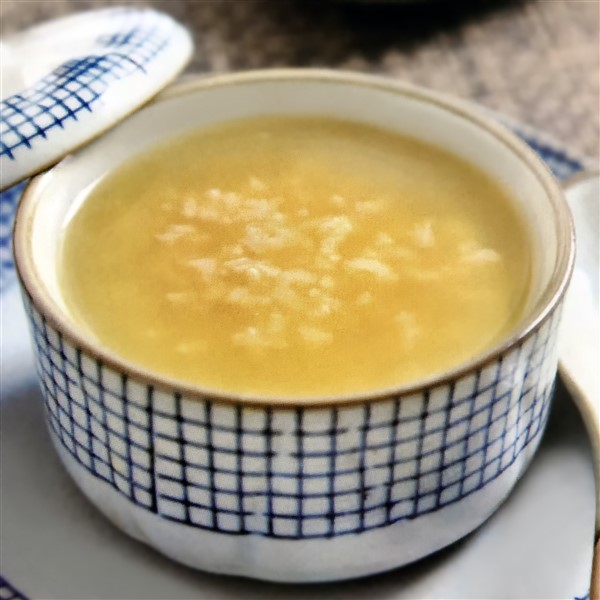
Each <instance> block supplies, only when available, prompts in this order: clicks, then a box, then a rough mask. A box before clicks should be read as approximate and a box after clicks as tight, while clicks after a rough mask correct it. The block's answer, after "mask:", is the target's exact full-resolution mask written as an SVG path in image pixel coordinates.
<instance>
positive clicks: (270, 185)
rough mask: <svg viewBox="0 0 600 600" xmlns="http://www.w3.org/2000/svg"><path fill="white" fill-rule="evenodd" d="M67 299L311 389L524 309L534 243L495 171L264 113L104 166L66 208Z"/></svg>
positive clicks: (394, 373) (120, 338) (493, 330)
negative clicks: (492, 175) (106, 171)
mask: <svg viewBox="0 0 600 600" xmlns="http://www.w3.org/2000/svg"><path fill="white" fill-rule="evenodd" d="M60 267H61V268H60V277H61V280H62V281H61V284H62V289H63V291H64V298H65V302H66V304H67V306H68V308H69V310H70V311H71V313H72V315H73V316H74V317H75V318H76V319H77V320H78V321H79V322H81V323H83V324H85V325H87V327H88V329H89V331H90V332H92V334H93V335H94V336H95V337H96V338H97V339H98V340H99V341H100V342H101V343H102V344H103V345H104V346H105V347H106V348H109V349H111V350H113V351H114V352H115V353H117V354H119V355H121V356H122V357H123V358H125V359H128V360H129V361H131V362H134V363H137V364H139V365H141V366H143V367H145V368H147V369H151V370H152V371H155V372H157V373H163V374H165V375H168V376H172V377H175V378H178V379H180V380H182V381H187V382H191V383H195V384H199V385H201V386H203V387H208V388H214V389H218V390H222V391H225V392H244V393H248V394H254V395H262V396H275V395H276V396H280V397H288V398H292V397H300V396H305V397H311V396H312V397H315V396H317V395H335V394H340V393H348V392H359V391H365V390H375V389H381V388H385V387H389V386H395V385H398V384H404V383H408V382H412V381H415V380H418V379H420V378H423V377H426V376H429V375H433V374H435V373H438V372H441V371H444V370H446V369H448V368H450V367H453V366H456V365H457V364H459V363H460V362H462V361H464V360H466V359H469V358H471V357H473V356H474V355H476V354H477V353H479V352H481V351H482V350H485V349H486V348H488V347H490V345H491V344H493V343H494V342H495V341H497V340H498V339H499V337H500V336H502V335H504V334H506V333H507V331H508V330H509V329H511V328H512V327H514V326H515V324H516V322H517V320H518V319H519V318H520V316H521V312H522V307H523V305H524V301H525V297H526V294H527V291H528V281H529V269H530V248H529V245H528V242H527V239H526V233H525V228H524V225H523V223H522V222H521V220H520V218H519V217H518V215H517V214H516V212H515V211H514V209H513V207H512V204H511V201H510V199H509V198H508V197H507V196H506V194H505V193H504V191H503V190H502V189H501V188H500V187H499V186H498V185H497V184H496V183H494V182H493V181H492V180H490V179H489V178H488V177H487V176H486V175H484V174H483V173H481V172H480V171H478V170H477V169H475V168H473V167H472V166H470V165H469V164H467V163H466V162H463V161H462V160H461V159H459V158H457V157H455V156H453V155H451V154H449V153H447V152H445V151H443V150H441V149H438V148H436V147H433V146H430V145H427V144H424V143H421V142H419V141H416V140H414V139H411V138H407V137H402V136H400V135H396V134H392V133H389V132H386V131H383V130H380V129H377V128H374V127H370V126H365V125H362V124H358V123H354V122H349V121H338V120H333V119H328V118H308V117H307V118H304V117H276V118H273V117H269V118H254V119H247V120H242V121H235V122H229V123H226V124H221V125H218V126H215V127H213V128H210V129H204V130H199V131H195V132H193V133H192V134H190V135H187V136H186V137H182V138H178V139H176V140H174V141H170V142H168V143H166V144H164V145H161V146H158V147H155V148H153V149H151V150H149V151H148V152H147V153H145V154H143V155H140V156H136V157H135V158H134V159H132V160H131V161H129V162H128V163H126V164H125V165H123V166H122V167H121V168H120V169H118V170H117V171H115V172H113V173H111V174H110V175H107V176H106V177H105V178H104V179H102V180H101V181H100V182H99V183H98V184H97V185H96V186H95V187H94V188H93V189H92V190H91V192H89V194H88V195H87V197H86V198H85V199H84V201H83V202H82V203H81V206H80V207H79V209H78V210H77V211H76V212H75V213H74V215H73V216H72V218H71V219H70V220H69V222H68V224H67V225H66V228H65V232H64V238H63V247H62V257H61V265H60Z"/></svg>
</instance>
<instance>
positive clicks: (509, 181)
mask: <svg viewBox="0 0 600 600" xmlns="http://www.w3.org/2000/svg"><path fill="white" fill-rule="evenodd" d="M297 112H303V113H312V114H315V113H318V114H333V115H336V116H339V117H346V118H355V119H361V120H364V121H367V122H370V123H374V124H378V125H380V126H385V127H388V128H390V129H393V130H400V131H404V132H406V133H409V134H413V135H418V136H419V137H421V138H422V139H426V140H429V141H432V142H435V143H438V144H441V145H444V146H445V147H447V148H448V149H450V150H452V151H454V152H456V153H458V154H460V155H462V156H465V157H466V158H469V159H470V160H471V161H472V162H474V163H476V164H478V165H479V166H480V167H481V168H483V169H485V170H486V171H487V172H489V173H490V174H492V175H493V176H495V177H496V178H498V179H500V180H502V181H503V182H504V183H505V185H506V186H507V187H508V188H509V189H510V190H511V191H512V193H513V196H514V197H515V198H516V201H517V203H518V204H519V206H518V208H519V209H520V210H521V212H522V213H523V215H524V217H525V218H527V219H528V224H529V230H530V234H531V238H532V245H533V251H534V264H535V269H534V270H535V273H534V276H533V277H532V288H533V289H532V294H531V298H530V300H529V303H528V305H527V306H526V307H525V312H526V316H525V317H524V321H523V323H522V324H521V325H520V327H519V330H518V331H516V332H514V333H513V335H512V336H511V337H509V338H507V339H505V340H503V341H502V342H501V343H500V344H499V345H498V346H497V347H496V348H493V349H491V350H490V351H489V352H488V353H487V354H485V355H483V356H480V357H478V358H477V359H475V360H473V361H472V362H470V363H468V364H465V365H462V366H461V367H460V368H459V369H455V370H454V371H451V372H448V373H445V374H443V375H441V376H440V377H432V378H430V379H429V380H426V381H423V382H422V383H420V384H418V385H413V386H409V387H404V388H398V389H391V390H383V391H379V392H377V393H373V394H365V395H362V396H352V397H344V398H326V399H315V398H312V399H307V400H306V401H301V400H298V401H294V402H291V401H289V400H287V401H286V400H281V399H280V400H278V399H269V398H251V397H246V398H241V397H230V396H227V395H226V394H223V393H220V392H217V391H214V390H208V389H199V388H195V387H191V386H186V385H182V384H180V383H178V382H176V381H172V380H169V379H168V378H163V377H160V376H159V375H157V374H155V373H150V372H147V371H144V370H143V369H141V368H140V367H138V366H136V365H132V364H129V363H127V361H125V360H123V359H121V358H119V357H116V356H114V355H111V354H110V353H109V352H107V351H106V350H105V349H103V348H102V347H101V346H100V345H99V344H98V343H97V342H95V341H94V339H93V338H91V337H90V335H89V334H88V333H87V332H86V331H83V330H82V328H81V327H80V326H78V325H77V324H76V323H75V322H74V321H73V320H72V319H71V317H69V315H68V314H67V312H66V311H65V309H64V306H63V304H62V300H61V296H60V289H59V286H58V281H57V277H56V268H55V265H56V253H57V246H58V244H57V240H58V237H59V232H60V227H61V224H62V222H63V219H64V216H65V214H66V212H67V211H68V209H69V207H70V205H71V203H72V201H73V199H74V198H75V197H76V195H77V192H79V191H80V190H82V189H85V187H86V186H87V185H89V183H90V182H91V181H94V180H95V179H96V178H97V177H98V176H99V175H100V174H101V173H103V172H106V171H107V170H110V169H111V168H114V167H115V166H116V165H118V164H119V163H120V162H121V161H122V160H124V159H125V158H127V157H128V156H130V155H131V154H133V153H135V152H136V151H139V150H140V149H142V148H144V147H147V146H148V145H149V144H152V143H153V142H155V141H157V140H160V139H162V138H164V137H165V136H169V135H176V134H177V133H180V132H183V131H185V130H188V129H190V128H192V127H198V126H203V125H206V124H208V123H213V122H215V121H220V120H225V119H231V118H236V117H244V116H249V115H255V114H265V113H266V114H273V113H279V114H281V113H297ZM15 240H16V245H15V248H16V260H17V268H18V271H19V274H20V277H21V283H22V286H23V292H24V299H25V304H26V309H27V313H28V315H29V320H30V325H31V331H32V336H33V340H34V346H35V351H36V356H37V361H38V370H39V376H40V381H41V383H42V390H43V393H44V398H45V408H46V416H47V421H48V425H49V429H50V432H51V436H52V439H53V442H54V444H55V446H56V449H57V451H58V453H59V455H60V457H61V459H62V461H63V462H64V464H65V466H66V468H67V469H68V471H69V472H70V473H71V475H72V476H73V478H74V480H75V481H76V482H77V484H78V485H79V486H80V488H81V489H82V490H83V492H84V493H85V494H86V495H87V496H88V497H89V498H90V500H91V501H92V502H94V503H95V504H96V505H97V506H98V507H99V508H100V509H101V510H102V511H103V512H104V513H105V514H106V515H107V516H108V517H109V518H110V519H111V520H113V521H114V522H115V523H116V524H118V525H119V526H120V527H121V528H123V529H124V530H125V531H126V532H128V533H129V534H130V535H132V536H134V537H136V538H138V539H140V540H142V541H144V542H146V543H148V544H150V545H152V546H154V547H156V548H157V549H159V550H160V551H161V552H163V553H165V554H166V555H168V556H171V557H172V558H174V559H176V560H178V561H181V562H183V563H185V564H188V565H190V566H193V567H197V568H201V569H205V570H209V571H214V572H220V573H228V574H235V575H244V576H248V577H256V578H262V579H270V580H276V581H325V580H335V579H344V578H350V577H357V576H361V575H367V574H372V573H376V572H380V571H383V570H386V569H391V568H394V567H397V566H400V565H402V564H405V563H408V562H411V561H413V560H416V559H418V558H420V557H422V556H425V555H427V554H430V553H431V552H434V551H435V550H437V549H439V548H441V547H443V546H445V545H447V544H449V543H451V542H453V541H455V540H457V539H459V538H460V537H462V536H464V535H466V534H467V533H469V532H470V531H471V530H473V529H474V528H476V527H477V526H479V525H480V524H481V523H483V522H484V521H485V519H487V518H488V517H489V516H490V515H491V514H492V513H493V512H494V510H496V508H497V507H498V506H499V504H500V503H501V502H502V501H503V500H504V499H505V498H506V496H507V495H508V494H509V492H510V490H511V489H512V487H513V486H514V484H515V483H516V481H517V480H518V478H519V477H520V476H521V474H522V473H523V471H524V470H525V468H526V466H527V464H528V463H529V461H530V459H531V457H532V456H533V453H534V452H535V449H536V447H537V445H538V444H539V441H540V438H541V435H542V432H543V430H544V426H545V423H546V418H547V415H548V410H549V406H550V401H551V397H552V392H553V385H554V380H555V376H556V365H557V348H556V338H557V328H558V324H559V320H560V307H561V303H562V296H563V294H564V290H565V287H566V285H567V282H568V278H569V275H570V271H571V268H572V261H573V239H572V228H571V223H570V218H569V214H568V210H567V208H566V205H565V203H564V200H563V199H562V197H561V194H560V191H559V189H558V185H557V183H556V182H555V181H554V179H553V178H552V176H551V175H550V173H549V172H548V171H547V169H546V168H545V167H544V166H543V164H542V163H541V161H540V160H539V159H538V158H537V157H536V156H535V155H534V153H533V152H531V151H530V150H529V149H528V148H527V147H526V146H525V145H524V144H522V143H521V142H519V141H518V140H517V139H516V138H514V137H513V136H512V135H511V134H509V133H508V132H506V131H504V130H502V129H501V128H499V127H498V126H497V125H495V124H493V123H492V122H490V121H487V120H486V119H483V118H482V117H479V116H477V115H476V114H474V113H473V112H472V111H471V110H470V109H467V108H465V107H464V106H463V105H461V104H458V103H456V102H453V101H449V100H447V99H445V98H443V97H441V96H438V95H435V94H432V93H430V92H425V91H422V90H418V89H416V88H412V87H408V86H402V85H398V84H393V83H389V82H385V81H382V80H379V79H375V78H369V77H364V76H358V75H350V74H344V73H330V72H324V71H281V72H266V73H261V72H256V73H248V74H244V75H234V76H224V77H220V78H214V79H211V80H202V81H196V82H191V83H188V84H184V85H182V86H179V87H178V88H177V89H175V90H173V91H171V92H169V93H167V94H166V95H165V96H164V97H163V98H162V99H161V100H160V101H158V102H156V103H154V104H153V105H151V106H150V107H148V108H146V109H144V110H143V111H141V112H140V113H138V114H136V115H134V116H133V117H132V118H131V119H129V120H128V121H127V122H126V123H124V124H122V125H121V126H119V127H118V128H117V129H115V130H113V131H112V132H110V133H109V134H108V135H107V136H105V137H104V138H103V139H102V140H99V141H98V142H96V143H95V144H92V145H91V146H90V147H88V148H86V149H85V150H83V151H82V152H81V153H79V154H78V155H77V156H75V157H73V158H72V159H71V160H70V161H68V162H66V163H64V164H62V165H59V166H58V167H57V168H56V169H54V170H53V171H51V172H50V173H48V174H47V175H44V176H43V177H42V178H40V179H39V180H38V181H37V182H34V183H33V184H32V186H31V187H30V188H29V190H28V192H27V193H26V194H25V198H24V201H23V202H22V204H21V206H20V209H19V218H18V222H17V228H16V231H15Z"/></svg>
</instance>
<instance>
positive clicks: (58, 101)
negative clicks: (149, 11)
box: [0, 11, 169, 160]
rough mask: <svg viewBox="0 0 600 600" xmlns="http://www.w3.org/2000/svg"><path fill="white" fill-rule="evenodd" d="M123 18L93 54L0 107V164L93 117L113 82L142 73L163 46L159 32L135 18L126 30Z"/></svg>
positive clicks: (61, 68)
mask: <svg viewBox="0 0 600 600" xmlns="http://www.w3.org/2000/svg"><path fill="white" fill-rule="evenodd" d="M127 14H128V12H127V11H124V12H123V13H122V15H121V16H122V17H123V20H122V21H118V22H116V23H115V26H121V27H123V28H124V29H122V30H120V31H117V32H115V33H113V34H111V35H103V36H101V37H99V38H98V39H97V40H96V46H97V51H96V52H95V53H93V54H90V55H88V56H82V57H79V58H76V59H73V60H70V61H67V62H65V63H64V64H62V65H60V66H59V67H58V68H56V69H55V70H54V71H52V73H50V74H49V75H47V76H46V77H44V78H43V79H42V80H40V81H39V82H38V83H36V84H35V85H34V86H32V87H30V88H28V89H26V90H24V91H23V92H21V93H19V94H15V95H13V96H10V97H8V98H5V99H3V100H2V102H0V160H2V159H5V158H8V159H10V160H16V159H17V158H18V156H19V154H20V153H22V152H26V151H27V150H29V149H31V148H32V147H33V146H34V144H37V143H38V142H39V141H41V140H46V139H48V136H49V134H50V135H51V131H52V129H54V128H56V127H59V128H61V129H63V128H65V127H66V126H68V124H69V122H70V121H77V120H78V118H79V116H80V114H81V113H85V112H93V111H94V110H95V109H96V104H97V103H98V102H99V101H100V99H101V98H102V96H103V94H104V93H105V92H106V91H107V89H108V88H109V87H110V85H111V84H112V83H113V82H115V81H118V80H121V79H124V78H126V77H128V76H129V75H131V74H132V73H135V72H139V71H141V72H143V71H144V70H145V66H146V65H147V64H148V63H149V62H150V61H151V60H152V59H153V58H155V57H156V56H157V55H158V54H159V53H160V52H161V51H162V50H163V49H164V48H165V47H166V46H167V44H168V43H169V37H168V35H166V34H165V32H163V31H157V30H156V28H154V27H151V26H149V25H148V26H145V25H144V19H143V18H140V16H139V14H138V13H135V14H134V18H133V20H132V23H131V24H128V19H127ZM150 23H152V22H151V21H150ZM48 142H49V143H52V140H51V137H50V138H49V139H48Z"/></svg>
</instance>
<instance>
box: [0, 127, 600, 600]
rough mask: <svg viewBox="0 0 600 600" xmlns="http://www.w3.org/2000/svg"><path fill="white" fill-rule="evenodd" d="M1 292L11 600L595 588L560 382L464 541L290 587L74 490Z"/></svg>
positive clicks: (561, 169) (572, 162)
mask: <svg viewBox="0 0 600 600" xmlns="http://www.w3.org/2000/svg"><path fill="white" fill-rule="evenodd" d="M524 137H526V139H527V140H528V141H529V142H530V143H531V144H532V145H534V146H535V147H536V149H537V150H538V151H539V152H540V153H541V154H542V156H543V157H544V158H545V159H546V160H547V161H548V162H549V164H551V166H552V167H553V169H554V170H555V172H556V174H557V175H558V176H559V177H568V176H570V175H571V174H572V173H573V172H575V171H577V170H579V169H581V167H582V164H581V162H580V161H579V159H576V158H573V157H571V156H570V155H569V153H568V152H565V151H563V150H562V149H560V148H559V147H557V146H556V145H553V143H552V142H551V141H549V140H547V139H542V138H540V136H538V135H535V136H533V134H532V132H530V131H528V132H526V134H525V136H524ZM0 302H1V304H2V306H1V315H0V316H1V319H2V337H1V341H0V357H1V371H0V376H1V401H0V468H1V471H0V477H1V486H0V505H1V509H2V512H1V527H2V537H1V539H0V552H1V561H2V564H1V572H2V575H3V576H4V577H5V580H2V579H1V578H0V600H6V599H7V598H25V597H28V598H48V599H50V598H56V599H58V598H60V599H62V600H67V599H69V598H77V599H80V600H85V599H99V598H102V599H112V598H115V599H116V598H128V599H133V598H145V599H148V600H151V599H154V598H157V599H158V598H170V599H180V598H201V599H204V600H217V599H236V600H237V599H239V598H241V597H243V598H245V599H250V600H251V599H253V598H256V599H259V598H260V599H261V600H263V599H264V600H268V599H270V598H272V599H275V598H281V597H286V598H289V600H294V599H298V600H300V599H304V598H306V599H309V598H311V599H312V598H322V599H325V600H326V599H336V600H337V599H342V598H343V599H352V598H356V599H357V600H358V599H362V598H364V597H366V596H368V597H369V598H370V599H373V600H377V599H378V598H382V599H383V598H385V599H386V600H396V599H398V600H399V599H401V598H406V599H408V598H410V599H414V598H423V599H425V598H446V599H450V598H457V599H458V598H461V599H465V600H466V599H469V598H473V599H484V598H503V599H509V598H515V599H517V598H518V599H524V598H527V599H530V600H534V599H540V600H542V599H544V600H547V599H549V598H566V599H573V598H585V597H587V590H588V587H589V582H590V570H591V560H592V544H593V532H594V512H595V508H594V498H595V496H594V477H593V466H592V451H591V447H590V444H589V441H588V438H587V436H586V432H585V429H584V426H583V424H582V422H581V419H580V417H579V415H578V413H577V411H576V409H575V408H574V406H573V403H572V401H571V399H570V398H569V396H568V394H567V393H566V391H565V390H564V388H563V387H562V385H560V384H559V386H558V391H557V394H556V397H555V399H554V406H553V410H552V414H551V416H550V419H549V422H548V427H547V431H546V433H545V435H544V439H543V441H542V444H541V446H540V449H539V451H538V453H537V455H536V457H535V458H534V460H533V462H532V464H531V466H530V468H529V469H528V471H527V473H526V475H525V477H524V478H523V480H522V481H521V482H519V484H518V485H517V487H516V489H515V491H514V492H513V493H512V494H511V496H510V497H509V499H508V500H507V502H506V503H505V504H504V505H503V506H502V507H501V508H500V510H499V511H498V512H497V513H496V514H495V515H494V516H493V517H492V518H491V519H490V520H489V521H488V522H487V523H486V524H485V525H484V526H483V527H481V528H480V529H479V530H478V531H476V532H475V533H473V534H471V535H470V536H468V537H467V538H465V539H464V540H463V541H461V542H459V543H457V544H454V545H453V546H451V547H450V548H448V549H446V550H444V551H442V552H439V553H437V554H436V555H434V556H432V557H430V558H428V559H425V560H423V561H420V562H418V563H416V564H414V565H411V566H408V567H405V568H402V569H398V570H396V571H392V572H390V573H387V574H384V575H379V576H375V577H371V578H368V579H363V580H359V581H352V582H346V583H341V584H340V583H338V584H328V585H318V586H315V585H311V586H293V587H292V586H282V585H274V584H267V583H261V582H256V581H247V580H240V579H233V578H226V577H219V576H214V575H208V574H205V573H201V572H196V571H192V570H190V569H187V568H185V567H182V566H179V565H177V564H175V563H173V562H171V561H169V560H168V559H166V558H164V557H163V556H161V555H159V554H158V553H156V552H155V551H153V550H151V549H149V548H147V547H146V546H143V545H142V544H140V543H138V542H135V541H133V540H131V539H129V538H128V537H126V536H125V535H124V534H122V533H121V532H120V531H119V530H117V529H116V528H115V527H113V526H112V525H111V524H110V523H109V522H108V521H107V520H105V519H104V517H102V516H101V514H100V513H99V512H97V511H96V510H95V509H94V508H93V507H92V505H91V504H90V503H89V502H87V500H85V498H84V497H83V496H82V495H81V493H80V492H79V491H78V490H77V489H76V487H75V485H74V484H73V483H72V481H71V479H70V478H69V477H68V476H67V474H66V472H65V471H64V470H63V468H62V467H61V465H60V464H59V461H58V458H57V457H56V455H55V453H54V450H53V448H52V447H51V442H50V439H49V437H48V433H47V431H46V427H45V424H44V416H43V404H42V398H41V395H40V392H39V390H38V387H37V382H36V378H35V369H34V365H33V356H32V353H31V349H30V346H29V339H28V332H27V328H26V322H25V317H24V314H23V311H22V307H21V304H20V297H19V293H18V290H17V286H15V285H12V286H10V287H9V288H8V289H6V290H5V292H4V293H3V295H2V296H0ZM365 551H368V550H367V549H366V550H365ZM9 582H10V583H9ZM15 588H16V589H18V590H19V592H17V591H16V590H15ZM11 594H15V595H11Z"/></svg>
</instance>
